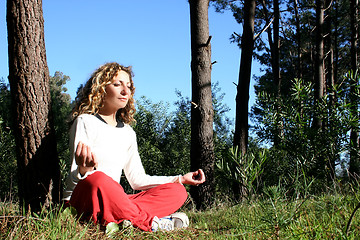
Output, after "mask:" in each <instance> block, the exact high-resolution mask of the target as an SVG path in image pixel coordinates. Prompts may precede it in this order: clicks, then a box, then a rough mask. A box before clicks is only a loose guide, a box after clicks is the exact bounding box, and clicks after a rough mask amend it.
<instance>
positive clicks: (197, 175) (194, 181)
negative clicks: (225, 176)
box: [180, 169, 205, 186]
mask: <svg viewBox="0 0 360 240" xmlns="http://www.w3.org/2000/svg"><path fill="white" fill-rule="evenodd" d="M180 182H181V183H182V184H189V185H194V186H198V185H199V184H202V183H204V182H205V174H204V172H203V170H202V169H199V170H197V171H195V172H189V173H187V174H185V175H184V176H181V177H180Z"/></svg>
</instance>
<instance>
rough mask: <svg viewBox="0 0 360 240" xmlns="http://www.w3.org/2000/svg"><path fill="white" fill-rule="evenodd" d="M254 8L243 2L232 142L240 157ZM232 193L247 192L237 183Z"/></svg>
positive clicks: (252, 2)
mask: <svg viewBox="0 0 360 240" xmlns="http://www.w3.org/2000/svg"><path fill="white" fill-rule="evenodd" d="M255 6H256V4H255V0H245V3H244V27H243V36H242V41H241V60H240V71H239V83H238V85H237V94H236V116H235V133H234V141H233V145H234V147H238V150H239V151H240V153H241V154H242V155H244V154H245V153H246V152H247V148H248V138H249V123H248V121H249V120H248V119H249V91H250V89H249V87H250V80H251V65H252V56H253V49H254V21H255ZM233 192H234V196H235V198H236V199H240V198H241V197H243V196H244V195H246V194H247V190H246V189H245V188H244V186H241V185H240V183H238V182H235V183H233Z"/></svg>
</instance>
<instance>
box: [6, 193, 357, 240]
mask: <svg viewBox="0 0 360 240" xmlns="http://www.w3.org/2000/svg"><path fill="white" fill-rule="evenodd" d="M357 204H358V199H357V197H356V196H352V195H337V194H335V195H321V196H312V197H309V198H307V199H297V200H287V199H285V198H281V197H280V196H279V195H276V194H273V195H271V194H269V195H267V196H266V197H264V196H263V197H261V199H260V198H259V199H257V200H251V201H247V202H242V203H239V204H236V205H230V204H227V205H224V204H223V205H222V206H219V207H215V208H212V209H209V210H207V211H202V212H198V211H193V210H185V212H186V213H187V214H188V216H189V218H190V227H189V228H187V229H181V230H175V231H172V232H156V233H149V232H143V231H140V230H138V229H134V228H128V229H125V230H120V231H118V232H116V233H114V234H113V235H111V237H108V236H106V234H105V230H104V229H103V228H100V226H98V225H93V224H91V223H82V222H79V221H78V220H77V219H76V218H75V217H74V216H73V215H72V214H71V213H70V211H64V210H63V209H59V208H55V209H52V210H51V209H50V210H47V211H44V212H42V213H40V214H38V215H36V214H24V213H22V214H21V213H20V212H19V211H18V206H17V205H16V204H14V203H11V202H1V203H0V223H1V225H0V239H358V238H359V236H360V211H359V212H355V214H354V217H353V219H352V221H351V225H350V228H349V231H348V234H346V231H345V230H346V226H347V224H348V221H349V219H350V216H351V214H352V212H353V211H354V209H355V207H356V205H357Z"/></svg>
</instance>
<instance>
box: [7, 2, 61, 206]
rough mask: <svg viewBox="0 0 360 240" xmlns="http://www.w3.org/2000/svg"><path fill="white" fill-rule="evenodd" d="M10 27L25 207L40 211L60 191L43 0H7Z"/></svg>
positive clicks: (11, 77) (11, 73) (12, 88)
mask: <svg viewBox="0 0 360 240" xmlns="http://www.w3.org/2000/svg"><path fill="white" fill-rule="evenodd" d="M7 29H8V44H9V46H8V52H9V82H10V91H11V97H12V104H13V111H14V117H15V119H14V121H15V124H14V133H15V141H16V152H17V164H18V173H19V174H18V175H19V198H20V206H21V207H23V206H24V207H25V209H26V210H29V209H31V211H39V210H40V207H41V205H43V206H48V205H49V204H50V203H51V202H55V203H56V202H59V201H60V190H61V188H60V170H59V169H60V168H59V163H58V157H57V150H56V138H55V132H54V128H53V125H52V122H51V114H50V113H51V107H50V106H51V105H50V85H49V70H48V66H47V63H46V52H45V42H44V20H43V12H42V1H41V0H38V1H35V0H8V1H7Z"/></svg>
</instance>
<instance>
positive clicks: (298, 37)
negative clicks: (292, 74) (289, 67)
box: [294, 0, 302, 79]
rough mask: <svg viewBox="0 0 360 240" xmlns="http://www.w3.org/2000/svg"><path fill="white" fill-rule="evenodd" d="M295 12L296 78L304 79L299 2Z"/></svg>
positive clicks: (295, 1)
mask: <svg viewBox="0 0 360 240" xmlns="http://www.w3.org/2000/svg"><path fill="white" fill-rule="evenodd" d="M294 11H295V22H296V41H297V43H296V44H297V47H296V48H297V57H298V59H297V64H296V66H297V69H296V71H297V74H296V77H297V78H299V79H301V78H302V62H301V60H302V51H301V32H300V31H301V28H300V19H299V7H298V1H297V0H294Z"/></svg>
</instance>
